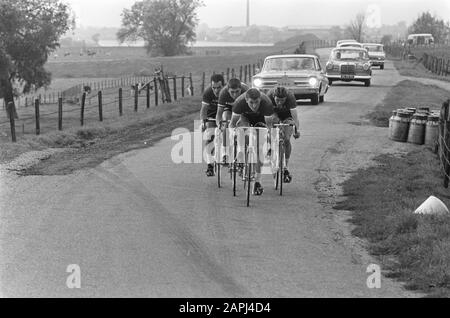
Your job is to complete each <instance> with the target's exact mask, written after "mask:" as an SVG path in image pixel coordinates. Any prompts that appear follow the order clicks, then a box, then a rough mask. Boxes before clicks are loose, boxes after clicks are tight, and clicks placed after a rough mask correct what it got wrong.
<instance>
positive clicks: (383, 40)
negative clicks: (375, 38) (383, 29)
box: [381, 34, 392, 45]
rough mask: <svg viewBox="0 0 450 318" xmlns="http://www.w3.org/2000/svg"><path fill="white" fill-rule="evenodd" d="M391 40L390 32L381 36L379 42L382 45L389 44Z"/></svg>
mask: <svg viewBox="0 0 450 318" xmlns="http://www.w3.org/2000/svg"><path fill="white" fill-rule="evenodd" d="M391 42H392V34H385V35H383V37H382V38H381V44H383V45H387V44H390V43H391Z"/></svg>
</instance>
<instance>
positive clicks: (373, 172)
mask: <svg viewBox="0 0 450 318" xmlns="http://www.w3.org/2000/svg"><path fill="white" fill-rule="evenodd" d="M447 98H448V91H445V90H442V89H440V88H438V87H435V86H426V85H423V84H421V83H418V82H415V81H402V82H400V83H398V84H397V85H396V86H395V87H393V88H392V89H391V91H390V92H389V93H388V94H387V95H386V97H385V99H384V100H383V102H382V103H381V104H380V105H378V106H377V107H376V108H375V110H374V112H372V113H370V114H369V115H368V116H367V117H368V118H369V119H370V120H371V121H372V123H374V124H375V125H377V126H386V127H387V126H388V123H389V117H390V114H391V111H392V110H393V109H396V108H403V107H407V106H408V107H412V106H425V105H427V106H429V107H430V108H432V109H440V106H441V104H442V102H443V101H444V100H446V99H447ZM419 149H420V150H419ZM375 161H376V162H377V165H376V166H374V167H371V168H368V169H361V170H358V171H356V172H355V173H354V174H353V175H352V176H351V177H350V179H348V180H347V181H345V182H344V183H343V184H342V187H343V194H344V196H345V201H343V202H341V203H339V204H337V205H336V206H335V209H338V210H340V209H341V210H347V211H352V216H353V217H352V221H351V222H352V223H353V224H354V225H355V228H354V230H353V234H354V235H356V236H358V237H360V238H363V239H366V240H367V241H368V244H369V252H370V253H371V254H372V255H375V256H376V257H377V258H378V259H379V261H380V263H381V265H382V267H383V268H384V269H386V270H388V272H389V274H388V276H390V277H393V278H397V279H399V280H401V281H403V282H406V287H407V288H408V289H411V290H420V291H422V292H425V293H428V294H429V295H430V296H432V297H441V296H442V297H449V296H450V216H430V215H428V216H425V215H416V214H414V213H413V212H414V211H415V209H416V208H417V207H418V206H419V205H420V204H421V203H422V202H423V201H425V200H426V199H427V198H428V197H429V196H430V195H434V196H436V197H438V198H440V199H441V200H442V201H443V202H444V203H445V204H446V205H447V206H449V207H450V195H449V191H448V189H445V188H444V187H443V178H442V174H441V171H440V165H439V161H438V158H437V156H436V155H435V154H433V153H432V152H431V151H429V150H427V148H425V147H422V148H420V147H417V150H414V151H412V152H410V153H408V154H407V155H404V156H392V155H381V156H378V157H376V158H375Z"/></svg>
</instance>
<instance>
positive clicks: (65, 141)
mask: <svg viewBox="0 0 450 318" xmlns="http://www.w3.org/2000/svg"><path fill="white" fill-rule="evenodd" d="M200 104H201V98H200V97H188V98H185V99H182V100H180V101H178V102H175V103H172V104H165V105H162V106H160V107H158V108H153V109H149V110H146V111H145V112H140V113H135V114H125V115H124V116H123V117H119V118H114V119H111V120H109V121H105V122H103V123H98V122H97V123H92V124H89V125H87V126H85V127H83V128H81V129H79V128H78V129H76V128H73V129H69V130H67V131H62V132H51V133H47V134H44V135H41V136H37V137H36V136H33V137H30V136H26V137H24V138H23V139H21V140H19V142H17V143H11V142H6V143H2V144H1V150H0V162H7V161H10V160H12V159H13V158H15V157H17V156H18V155H20V154H22V153H25V152H28V151H31V150H43V149H46V148H66V149H65V150H64V151H62V152H57V153H55V154H53V155H52V156H50V157H49V158H48V159H46V160H43V161H41V162H40V163H38V164H37V165H34V166H32V167H30V168H27V169H26V170H24V171H22V172H21V174H24V175H60V174H69V173H72V172H73V171H76V170H78V169H82V168H89V167H95V166H96V165H98V164H100V163H101V162H103V161H104V160H107V159H109V158H112V157H113V156H115V155H118V154H120V153H123V152H127V151H130V150H133V149H139V148H145V147H149V146H151V145H153V144H154V143H155V142H157V141H159V140H161V139H163V138H165V137H168V136H170V135H171V133H172V131H173V130H174V129H176V128H180V127H184V128H187V129H190V130H192V129H193V121H194V120H195V119H197V118H198V112H199V110H200ZM144 141H145V142H146V144H144Z"/></svg>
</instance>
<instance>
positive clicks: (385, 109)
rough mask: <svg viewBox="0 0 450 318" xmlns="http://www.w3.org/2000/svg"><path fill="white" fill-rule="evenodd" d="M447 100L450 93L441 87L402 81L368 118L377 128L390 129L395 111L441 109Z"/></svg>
mask: <svg viewBox="0 0 450 318" xmlns="http://www.w3.org/2000/svg"><path fill="white" fill-rule="evenodd" d="M447 98H449V92H448V91H446V90H444V89H441V88H439V87H436V86H428V85H423V84H421V83H419V82H415V81H408V80H406V81H401V82H400V83H398V84H397V85H396V86H395V87H394V88H393V89H392V90H391V91H390V92H389V94H388V95H387V96H386V98H385V99H384V100H383V102H382V103H380V104H379V105H377V106H376V107H375V109H374V110H373V111H372V112H371V113H369V114H368V115H367V116H366V118H367V119H369V120H370V121H371V122H372V123H373V124H374V125H376V126H379V127H388V126H389V118H390V117H391V113H392V111H393V110H396V109H398V108H406V107H415V108H417V107H429V108H430V109H441V106H442V103H443V102H444V101H445V100H447Z"/></svg>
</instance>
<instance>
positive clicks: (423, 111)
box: [417, 106, 430, 114]
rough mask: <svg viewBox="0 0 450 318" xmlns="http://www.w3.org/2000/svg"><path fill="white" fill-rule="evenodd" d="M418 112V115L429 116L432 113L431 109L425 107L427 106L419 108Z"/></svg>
mask: <svg viewBox="0 0 450 318" xmlns="http://www.w3.org/2000/svg"><path fill="white" fill-rule="evenodd" d="M417 112H418V113H425V114H429V113H430V107H425V106H422V107H419V108H417Z"/></svg>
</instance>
